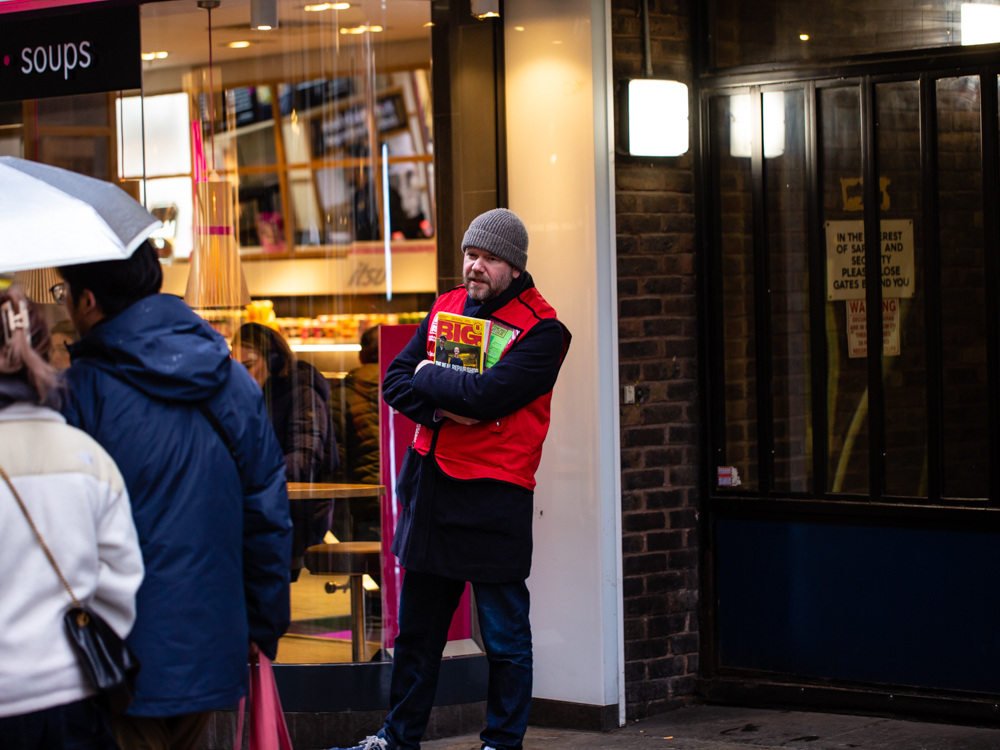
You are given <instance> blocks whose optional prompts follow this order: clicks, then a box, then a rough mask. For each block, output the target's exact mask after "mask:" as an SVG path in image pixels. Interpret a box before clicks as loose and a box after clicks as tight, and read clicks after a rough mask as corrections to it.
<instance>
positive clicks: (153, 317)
mask: <svg viewBox="0 0 1000 750" xmlns="http://www.w3.org/2000/svg"><path fill="white" fill-rule="evenodd" d="M69 351H70V357H71V359H72V361H73V365H74V366H76V365H77V364H78V363H79V364H85V365H88V366H93V367H96V368H98V369H100V370H103V371H105V372H107V373H108V374H109V375H112V376H113V377H115V378H118V379H119V380H121V381H123V382H125V383H127V384H129V385H130V386H132V387H133V388H135V389H136V390H138V391H141V392H142V393H145V394H146V395H147V396H149V397H150V398H155V399H160V400H164V401H202V400H204V399H207V398H210V397H211V396H212V395H213V394H214V393H215V392H216V391H218V390H219V388H220V387H222V386H223V385H224V384H225V383H226V381H227V380H228V379H229V373H230V371H231V367H232V359H231V358H230V356H229V344H228V343H226V340H225V339H224V338H223V337H222V336H221V335H220V334H218V333H217V332H216V331H215V330H214V329H213V328H212V327H211V326H210V325H209V324H208V323H206V322H205V321H204V320H202V319H201V318H200V317H198V315H196V314H195V313H194V311H193V310H192V309H191V308H190V307H188V306H187V304H185V302H184V301H183V300H182V299H181V298H180V297H174V296H172V295H169V294H154V295H152V296H150V297H146V298H144V299H141V300H139V301H138V302H136V303H135V304H134V305H132V306H131V307H129V308H127V309H125V310H123V311H122V312H121V313H119V314H118V315H116V316H115V317H113V318H110V319H105V320H103V321H101V323H99V324H98V325H97V326H95V327H94V328H92V329H91V331H90V332H89V333H88V334H87V335H86V336H84V337H83V338H82V339H80V340H79V341H77V342H76V343H75V344H73V345H72V346H71V347H70V349H69Z"/></svg>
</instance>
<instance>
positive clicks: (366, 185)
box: [352, 167, 381, 242]
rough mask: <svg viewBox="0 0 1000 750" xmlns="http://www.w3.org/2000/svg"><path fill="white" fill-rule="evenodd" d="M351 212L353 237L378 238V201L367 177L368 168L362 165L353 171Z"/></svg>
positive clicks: (362, 239)
mask: <svg viewBox="0 0 1000 750" xmlns="http://www.w3.org/2000/svg"><path fill="white" fill-rule="evenodd" d="M352 212H353V214H354V239H355V240H357V241H359V242H364V241H367V240H377V239H379V237H380V236H381V235H380V233H379V225H378V203H377V201H376V198H375V189H374V186H373V183H372V181H371V180H370V179H369V178H368V170H367V169H365V168H364V167H359V168H358V169H356V170H355V172H354V195H353V199H352Z"/></svg>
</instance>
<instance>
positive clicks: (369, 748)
mask: <svg viewBox="0 0 1000 750" xmlns="http://www.w3.org/2000/svg"><path fill="white" fill-rule="evenodd" d="M330 750H393V748H390V747H389V743H388V742H387V741H386V739H385V737H382V736H380V735H377V734H370V735H368V736H367V737H365V739H364V740H363V741H362V742H359V743H358V744H357V745H353V746H352V747H331V748H330Z"/></svg>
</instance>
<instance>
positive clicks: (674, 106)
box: [628, 78, 690, 156]
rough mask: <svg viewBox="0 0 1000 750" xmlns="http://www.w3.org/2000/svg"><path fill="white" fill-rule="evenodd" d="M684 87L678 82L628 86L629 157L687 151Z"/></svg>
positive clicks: (643, 82) (645, 81) (640, 81)
mask: <svg viewBox="0 0 1000 750" xmlns="http://www.w3.org/2000/svg"><path fill="white" fill-rule="evenodd" d="M689 130H690V125H689V123H688V87H687V86H686V85H685V84H683V83H680V82H679V81H660V80H653V79H648V78H637V79H634V80H632V81H629V82H628V150H629V153H630V154H632V155H633V156H680V155H681V154H685V153H687V151H688V131H689Z"/></svg>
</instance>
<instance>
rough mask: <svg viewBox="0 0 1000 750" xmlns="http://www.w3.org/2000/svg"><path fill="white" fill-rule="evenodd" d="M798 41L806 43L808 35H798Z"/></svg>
mask: <svg viewBox="0 0 1000 750" xmlns="http://www.w3.org/2000/svg"><path fill="white" fill-rule="evenodd" d="M799 39H801V40H802V41H803V42H808V41H809V35H808V34H799Z"/></svg>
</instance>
